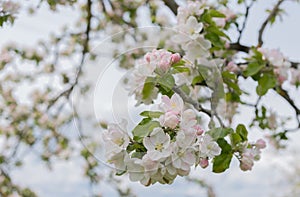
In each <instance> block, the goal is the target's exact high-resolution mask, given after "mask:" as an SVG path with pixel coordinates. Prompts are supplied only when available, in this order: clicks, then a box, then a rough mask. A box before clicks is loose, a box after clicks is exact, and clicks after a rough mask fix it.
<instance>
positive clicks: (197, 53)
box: [182, 35, 211, 62]
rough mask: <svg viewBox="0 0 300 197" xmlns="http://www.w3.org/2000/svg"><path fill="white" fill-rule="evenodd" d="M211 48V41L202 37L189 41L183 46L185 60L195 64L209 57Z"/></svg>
mask: <svg viewBox="0 0 300 197" xmlns="http://www.w3.org/2000/svg"><path fill="white" fill-rule="evenodd" d="M210 47H211V43H210V41H208V40H206V39H205V38H204V37H203V36H202V35H199V36H197V38H196V39H194V40H191V41H189V42H188V43H187V44H185V45H183V46H182V48H183V50H185V52H186V55H185V56H184V58H186V59H187V60H189V61H190V62H194V61H195V60H196V59H198V58H205V57H209V55H210V52H209V48H210Z"/></svg>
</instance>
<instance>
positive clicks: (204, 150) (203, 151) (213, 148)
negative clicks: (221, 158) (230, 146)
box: [198, 134, 221, 158]
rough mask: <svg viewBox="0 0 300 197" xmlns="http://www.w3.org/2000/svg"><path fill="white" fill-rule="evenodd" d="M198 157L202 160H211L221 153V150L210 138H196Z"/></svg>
mask: <svg viewBox="0 0 300 197" xmlns="http://www.w3.org/2000/svg"><path fill="white" fill-rule="evenodd" d="M198 139H200V141H199V151H200V156H201V157H203V158H206V157H209V158H213V157H215V156H217V155H219V154H220V153H221V148H220V147H219V145H218V143H217V142H215V141H213V139H212V137H211V136H210V135H208V134H205V135H204V136H203V137H200V138H198Z"/></svg>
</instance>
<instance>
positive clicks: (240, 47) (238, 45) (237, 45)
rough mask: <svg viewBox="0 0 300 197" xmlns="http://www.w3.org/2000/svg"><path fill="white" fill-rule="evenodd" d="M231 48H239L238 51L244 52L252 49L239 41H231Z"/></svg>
mask: <svg viewBox="0 0 300 197" xmlns="http://www.w3.org/2000/svg"><path fill="white" fill-rule="evenodd" d="M229 49H232V50H237V51H242V52H245V53H248V52H249V50H250V47H248V46H245V45H241V44H239V43H231V44H230V46H229Z"/></svg>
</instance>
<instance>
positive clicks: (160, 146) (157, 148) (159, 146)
mask: <svg viewBox="0 0 300 197" xmlns="http://www.w3.org/2000/svg"><path fill="white" fill-rule="evenodd" d="M163 148H164V147H163V144H162V143H160V144H156V145H155V150H158V151H161V150H162V149H163Z"/></svg>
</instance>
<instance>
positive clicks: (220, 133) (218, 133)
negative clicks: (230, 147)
mask: <svg viewBox="0 0 300 197" xmlns="http://www.w3.org/2000/svg"><path fill="white" fill-rule="evenodd" d="M207 133H208V134H209V135H210V136H211V137H212V138H213V139H214V140H217V139H220V138H224V137H226V136H227V135H228V134H231V133H233V129H232V128H222V127H219V128H214V129H211V130H209V131H208V132H207Z"/></svg>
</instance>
